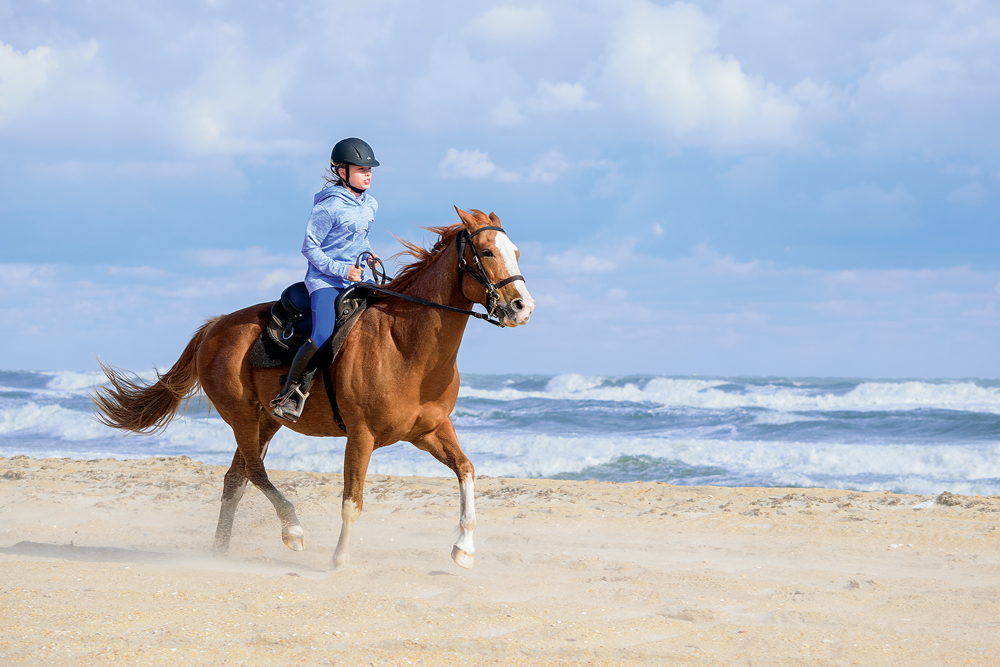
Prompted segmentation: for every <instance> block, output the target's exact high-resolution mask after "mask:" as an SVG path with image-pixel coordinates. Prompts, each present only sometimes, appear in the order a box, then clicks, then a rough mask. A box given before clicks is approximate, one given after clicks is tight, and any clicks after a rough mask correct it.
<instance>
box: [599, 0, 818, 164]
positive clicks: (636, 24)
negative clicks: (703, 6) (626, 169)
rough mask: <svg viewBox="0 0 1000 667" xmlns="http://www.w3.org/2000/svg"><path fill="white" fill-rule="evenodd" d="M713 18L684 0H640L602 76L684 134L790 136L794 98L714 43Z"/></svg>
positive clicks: (704, 139)
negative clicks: (669, 0) (661, 0)
mask: <svg viewBox="0 0 1000 667" xmlns="http://www.w3.org/2000/svg"><path fill="white" fill-rule="evenodd" d="M717 41H718V24H717V23H716V22H715V21H714V20H712V19H711V18H709V17H708V16H706V15H705V14H703V13H702V11H701V10H700V9H699V8H698V7H696V6H694V5H690V4H686V3H681V2H677V3H674V4H671V5H668V6H657V5H653V4H651V3H649V2H645V1H641V2H635V3H631V4H629V5H627V6H626V9H624V10H623V12H622V15H621V18H620V20H619V22H618V25H617V26H616V27H615V28H614V30H613V33H612V36H611V38H610V40H609V42H608V52H607V62H606V66H605V77H606V78H607V79H608V80H609V82H610V85H612V86H614V85H615V84H617V87H618V88H619V90H620V94H621V96H622V103H623V104H624V105H625V106H626V107H627V108H629V109H631V110H632V111H634V112H638V113H641V114H644V115H647V116H648V117H650V118H651V119H652V120H653V121H654V122H656V123H657V124H659V125H660V126H661V127H662V128H663V129H664V130H666V131H667V132H668V133H669V134H670V135H672V136H674V137H676V138H677V139H679V140H681V141H684V142H695V143H699V144H704V145H715V146H724V147H747V146H775V145H778V146H780V145H789V144H793V143H795V142H796V141H797V140H798V138H799V134H800V130H799V121H800V114H801V109H800V107H799V105H798V104H797V103H796V102H795V101H794V100H793V99H792V98H791V97H790V96H789V95H788V94H786V93H784V92H783V91H782V90H781V89H780V88H778V87H777V86H775V85H774V84H771V83H768V82H767V81H765V80H764V79H762V78H761V77H755V76H751V75H748V74H747V73H746V72H744V70H743V67H742V65H741V64H740V61H739V60H737V59H736V58H734V57H731V56H726V55H723V54H722V53H720V52H719V51H718V44H717Z"/></svg>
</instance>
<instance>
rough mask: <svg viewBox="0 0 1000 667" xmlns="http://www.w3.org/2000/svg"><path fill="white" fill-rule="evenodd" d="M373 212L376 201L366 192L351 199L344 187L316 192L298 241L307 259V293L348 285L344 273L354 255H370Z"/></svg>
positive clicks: (349, 192) (352, 260) (351, 193)
mask: <svg viewBox="0 0 1000 667" xmlns="http://www.w3.org/2000/svg"><path fill="white" fill-rule="evenodd" d="M376 211H378V202H377V201H375V198H374V197H372V196H371V195H370V194H368V192H367V191H365V192H363V193H362V194H361V196H360V197H355V196H354V193H353V192H351V191H350V190H348V189H347V188H345V187H343V186H340V185H332V186H330V187H328V188H323V189H322V190H320V191H319V192H317V193H316V197H315V198H314V199H313V210H312V215H310V216H309V223H308V224H307V225H306V238H305V240H304V241H303V242H302V254H303V255H305V257H306V259H307V260H309V268H308V269H307V270H306V289H308V290H309V293H310V294H312V293H313V291H315V290H318V289H320V288H323V287H336V288H337V289H339V290H342V289H344V288H345V287H347V286H348V285H350V284H351V281H349V280H348V279H347V270H348V269H349V268H351V266H352V265H353V264H354V260H355V259H357V257H358V255H360V254H361V253H363V252H365V251H366V250H367V251H369V252H371V249H372V246H371V243H369V242H368V230H369V228H370V227H371V224H372V223H373V222H374V221H375V212H376ZM362 266H365V264H364V263H362Z"/></svg>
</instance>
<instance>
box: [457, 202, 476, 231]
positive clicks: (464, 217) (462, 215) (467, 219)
mask: <svg viewBox="0 0 1000 667" xmlns="http://www.w3.org/2000/svg"><path fill="white" fill-rule="evenodd" d="M455 213H458V219H459V220H461V221H462V224H463V225H465V227H466V229H468V228H470V227H472V226H473V225H474V224H475V220H476V219H475V218H473V217H472V215H471V214H469V212H468V211H463V210H462V209H460V208H459V207H458V206H455Z"/></svg>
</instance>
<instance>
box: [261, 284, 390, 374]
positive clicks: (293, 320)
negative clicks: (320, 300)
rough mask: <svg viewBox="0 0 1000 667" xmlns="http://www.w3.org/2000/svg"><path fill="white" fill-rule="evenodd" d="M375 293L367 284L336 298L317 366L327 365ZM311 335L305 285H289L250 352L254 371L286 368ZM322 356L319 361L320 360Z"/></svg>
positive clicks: (310, 308)
mask: <svg viewBox="0 0 1000 667" xmlns="http://www.w3.org/2000/svg"><path fill="white" fill-rule="evenodd" d="M375 296H376V293H375V292H373V291H372V290H370V289H369V285H368V284H367V283H354V284H353V285H350V286H349V287H347V289H345V290H344V291H343V292H341V293H340V295H339V296H338V297H337V300H336V303H335V304H334V311H335V312H336V324H335V325H334V329H333V335H332V336H331V337H330V340H329V341H328V342H327V344H326V345H324V346H323V348H322V349H321V350H320V352H318V353H317V359H316V361H317V362H323V361H324V360H325V363H327V364H328V363H330V362H331V361H332V360H334V359H336V357H337V353H338V352H340V348H341V347H342V346H343V344H344V339H345V338H347V334H348V333H350V331H351V328H353V326H354V323H355V322H357V320H358V317H359V316H360V315H361V313H362V312H364V310H365V308H367V307H368V302H369V300H371V299H373V298H375ZM310 333H312V307H311V306H310V304H309V291H308V290H307V289H306V284H305V283H304V282H298V283H295V284H293V285H289V286H288V287H286V288H285V290H284V291H283V292H282V293H281V297H280V298H279V299H278V300H277V301H275V302H274V304H273V305H272V306H271V313H270V316H269V317H268V320H267V326H265V327H264V330H263V331H262V332H261V334H260V336H259V337H258V338H257V341H256V342H255V343H254V346H253V348H252V349H251V350H250V365H251V366H252V367H254V368H276V367H278V366H288V365H289V364H291V363H292V358H294V357H295V352H296V351H298V349H299V348H300V347H301V346H302V344H303V343H304V342H306V340H307V339H308V338H309V335H310ZM320 355H322V358H320Z"/></svg>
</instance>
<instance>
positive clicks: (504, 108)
mask: <svg viewBox="0 0 1000 667" xmlns="http://www.w3.org/2000/svg"><path fill="white" fill-rule="evenodd" d="M490 118H491V119H492V120H493V123H494V124H495V125H499V126H500V127H514V126H516V125H520V124H521V123H523V122H524V121H525V120H526V118H527V117H526V116H525V115H524V114H523V113H521V109H520V108H519V107H518V106H517V104H515V103H514V102H513V101H511V100H510V99H508V98H504V99H503V100H501V101H500V102H499V103H498V104H497V105H496V106H495V107H493V111H491V112H490Z"/></svg>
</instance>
